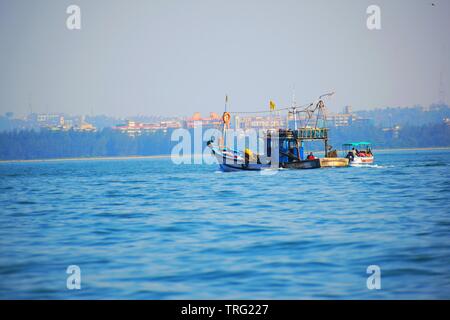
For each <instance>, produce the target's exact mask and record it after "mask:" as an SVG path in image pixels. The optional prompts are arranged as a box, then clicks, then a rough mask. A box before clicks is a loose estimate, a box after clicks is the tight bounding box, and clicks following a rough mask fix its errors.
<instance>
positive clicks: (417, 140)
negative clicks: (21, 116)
mask: <svg viewBox="0 0 450 320" xmlns="http://www.w3.org/2000/svg"><path fill="white" fill-rule="evenodd" d="M171 134H172V132H171V131H170V130H169V131H167V132H163V131H159V132H155V133H151V134H145V135H141V136H137V137H130V136H128V135H126V134H123V133H120V132H118V131H115V130H112V129H111V128H105V129H103V130H101V131H98V132H77V131H57V132H52V131H47V130H41V131H34V130H20V131H17V130H15V131H4V132H0V159H1V160H27V159H49V158H76V157H114V156H151V155H168V154H171V152H172V148H173V147H174V146H175V145H176V144H177V143H178V141H171ZM330 136H331V139H330V143H331V144H332V145H333V146H334V148H337V149H339V148H340V146H341V144H342V143H346V142H355V141H367V140H369V141H371V142H372V143H373V146H374V148H423V147H450V126H449V125H448V124H445V123H435V124H426V125H421V126H405V127H403V128H400V129H399V130H390V131H386V130H383V129H381V128H379V127H376V126H361V127H354V126H350V127H336V128H331V129H330ZM311 148H312V150H313V149H316V150H318V149H320V146H319V145H317V146H311Z"/></svg>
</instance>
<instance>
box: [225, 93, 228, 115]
mask: <svg viewBox="0 0 450 320" xmlns="http://www.w3.org/2000/svg"><path fill="white" fill-rule="evenodd" d="M227 109H228V94H226V95H225V112H227V111H228V110H227Z"/></svg>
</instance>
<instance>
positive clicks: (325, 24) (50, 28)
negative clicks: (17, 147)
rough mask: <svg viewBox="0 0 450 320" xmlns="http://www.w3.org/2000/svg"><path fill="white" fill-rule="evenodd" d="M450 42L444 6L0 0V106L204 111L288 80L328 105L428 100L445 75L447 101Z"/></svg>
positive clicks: (411, 0)
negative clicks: (72, 23)
mask: <svg viewBox="0 0 450 320" xmlns="http://www.w3.org/2000/svg"><path fill="white" fill-rule="evenodd" d="M431 2H434V3H436V6H432V5H431ZM71 4H76V5H78V6H80V8H81V24H82V25H81V30H75V31H71V30H68V29H67V27H66V19H67V17H68V14H67V13H66V8H67V7H68V6H69V5H71ZM371 4H376V5H379V6H380V7H381V24H382V29H381V30H377V31H370V30H368V29H367V27H366V19H367V16H368V15H367V14H366V9H367V7H368V6H369V5H371ZM449 48H450V1H448V0H387V1H382V0H371V1H366V0H346V1H343V0H339V1H335V0H328V1H318V0H314V1H313V0H308V1H306V0H304V1H301V0H289V1H288V0H277V1H275V0H270V1H265V0H258V1H253V0H252V1H249V0H226V1H214V0H208V1H207V0H205V1H198V0H184V1H172V0H161V1H152V0H147V1H137V0H128V1H125V0H121V1H112V0H107V1H106V0H105V1H104V0H71V1H65V0H54V1H48V0H40V1H23V0H0V70H1V76H0V113H4V112H6V111H13V112H14V113H15V114H16V115H23V114H25V113H28V112H29V110H30V108H29V102H31V107H32V110H33V111H34V112H66V113H75V114H81V113H84V114H91V112H93V113H94V114H108V115H115V116H123V117H124V116H128V115H137V114H144V115H190V114H191V113H193V112H194V111H200V112H202V113H203V114H207V113H208V112H210V111H216V112H221V111H223V104H224V96H225V94H226V93H227V94H228V95H229V97H230V109H232V110H240V111H245V110H247V111H250V110H261V109H268V101H269V99H272V100H274V101H275V102H276V103H277V105H278V106H280V107H281V106H285V105H287V104H290V101H291V97H292V91H293V87H295V92H296V98H297V100H298V102H299V103H305V102H309V101H310V100H311V99H313V98H315V97H317V96H318V95H320V94H321V93H323V92H327V91H331V90H335V91H336V95H335V97H334V98H333V99H332V100H331V101H330V102H329V103H328V106H329V107H330V108H331V109H332V110H335V111H337V110H341V108H342V107H343V106H344V105H352V106H353V107H354V109H366V108H375V107H386V106H412V105H416V104H422V105H429V104H430V103H433V102H436V101H438V100H439V98H440V96H439V83H440V80H439V79H440V73H441V71H442V73H443V80H444V81H443V83H444V89H445V99H446V102H447V103H448V101H449V96H450V92H449V90H448V89H449V88H450V85H449V75H450V66H449V57H450V53H449Z"/></svg>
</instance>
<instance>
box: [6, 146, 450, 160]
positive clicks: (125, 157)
mask: <svg viewBox="0 0 450 320" xmlns="http://www.w3.org/2000/svg"><path fill="white" fill-rule="evenodd" d="M373 150H374V152H378V151H381V152H386V151H392V152H395V151H427V150H450V147H434V148H392V149H373ZM338 151H342V150H338ZM315 153H323V151H316V152H315ZM170 156H171V155H170V154H167V155H155V156H117V157H79V158H77V157H74V158H48V159H22V160H21V159H18V160H0V163H16V162H17V163H33V162H59V161H98V160H104V161H111V160H139V159H164V158H170ZM194 156H197V155H195V154H194Z"/></svg>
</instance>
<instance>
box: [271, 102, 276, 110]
mask: <svg viewBox="0 0 450 320" xmlns="http://www.w3.org/2000/svg"><path fill="white" fill-rule="evenodd" d="M269 105H270V111H273V110H275V107H276V105H275V102H273V101H272V100H270V102H269Z"/></svg>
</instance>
